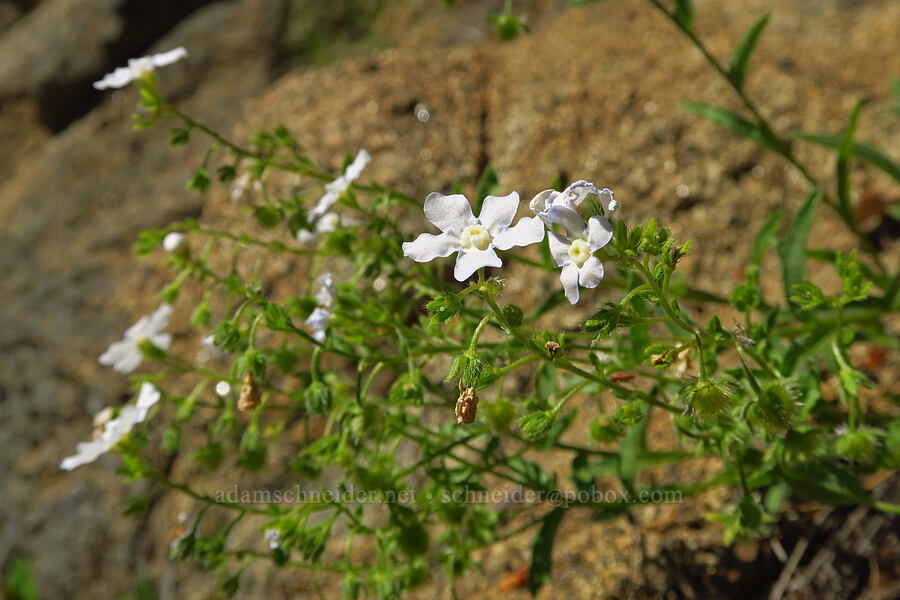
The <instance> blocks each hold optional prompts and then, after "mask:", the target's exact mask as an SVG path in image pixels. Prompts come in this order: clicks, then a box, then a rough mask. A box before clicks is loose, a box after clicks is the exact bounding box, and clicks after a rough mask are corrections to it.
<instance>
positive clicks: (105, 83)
mask: <svg viewBox="0 0 900 600" xmlns="http://www.w3.org/2000/svg"><path fill="white" fill-rule="evenodd" d="M134 78H135V74H134V72H132V70H131V69H129V68H128V67H116V70H115V71H113V72H112V73H107V74H106V75H104V76H103V79H101V80H100V81H95V82H94V89H95V90H105V89H108V88H123V87H125V86H126V85H128V84H129V83H131V82H132V81H134Z"/></svg>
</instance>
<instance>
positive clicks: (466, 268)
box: [453, 248, 503, 281]
mask: <svg viewBox="0 0 900 600" xmlns="http://www.w3.org/2000/svg"><path fill="white" fill-rule="evenodd" d="M502 266H503V261H501V260H500V257H499V256H497V253H496V252H495V251H494V249H493V248H488V249H487V250H467V251H465V252H460V253H459V256H457V257H456V267H455V268H454V269H453V276H454V277H456V280H457V281H465V280H466V279H468V278H469V277H471V276H472V274H473V273H474V272H475V271H477V270H478V269H480V268H482V267H502Z"/></svg>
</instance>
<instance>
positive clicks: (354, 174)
mask: <svg viewBox="0 0 900 600" xmlns="http://www.w3.org/2000/svg"><path fill="white" fill-rule="evenodd" d="M371 160H372V155H371V154H369V153H368V152H366V149H365V148H361V149H360V150H359V152H357V153H356V158H354V159H353V162H352V163H350V164H349V165H347V169H346V170H345V171H344V177H345V178H346V180H347V183H350V182H352V181H356V179H357V178H358V177H359V176H360V174H361V173H362V170H363V169H365V168H366V165H367V164H369V162H370V161H371Z"/></svg>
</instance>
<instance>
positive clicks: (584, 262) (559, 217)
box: [547, 205, 613, 304]
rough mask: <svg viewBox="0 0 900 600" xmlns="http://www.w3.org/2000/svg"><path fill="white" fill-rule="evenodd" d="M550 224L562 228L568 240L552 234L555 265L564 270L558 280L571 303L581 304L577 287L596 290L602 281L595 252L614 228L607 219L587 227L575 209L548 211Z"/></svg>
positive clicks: (594, 220)
mask: <svg viewBox="0 0 900 600" xmlns="http://www.w3.org/2000/svg"><path fill="white" fill-rule="evenodd" d="M547 217H548V218H549V219H550V221H551V222H553V223H557V224H559V225H562V226H563V227H564V228H565V230H566V236H562V235H560V234H558V233H555V232H553V231H550V232H549V234H550V237H549V238H548V240H547V241H548V242H549V243H550V254H551V255H552V257H553V264H554V265H555V266H557V267H562V272H561V273H560V274H559V280H560V282H562V286H563V289H564V290H565V292H566V298H567V299H568V300H569V302H570V303H572V304H575V303H576V302H578V286H579V285H580V286H581V287H585V288H594V287H597V286H598V285H599V284H600V282H601V281H602V280H603V263H601V262H600V260H599V259H598V258H597V257H596V256H594V252H596V251H597V250H599V249H600V248H602V247H603V246H605V245H606V244H608V243H609V241H610V240H611V239H612V237H613V231H612V226H611V225H610V224H609V221H608V220H607V219H606V217H603V216H600V215H595V216H593V217H591V218H590V219H588V222H587V224H585V222H584V221H583V220H582V218H581V217H580V216H579V215H578V213H577V212H575V210H574V209H572V208H569V207H568V206H563V205H554V206H551V207H550V208H549V210H548V211H547Z"/></svg>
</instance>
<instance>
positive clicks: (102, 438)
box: [59, 382, 160, 471]
mask: <svg viewBox="0 0 900 600" xmlns="http://www.w3.org/2000/svg"><path fill="white" fill-rule="evenodd" d="M159 398H160V392H159V390H158V389H156V387H155V386H153V384H150V383H147V382H144V383H142V384H141V391H140V394H138V398H137V402H135V403H134V404H133V405H131V404H127V405H125V406H123V407H122V409H121V410H120V411H119V415H118V416H117V417H116V418H114V419H108V420H106V421H104V422H103V423H102V427H103V432H102V433H101V434H100V435H99V436H98V437H96V438H95V439H93V440H91V441H90V442H81V443H80V444H78V445H77V446H75V454H74V455H73V456H69V457H66V458H64V459H63V461H62V462H61V463H60V465H59V468H60V469H63V470H65V471H71V470H72V469H74V468H76V467H80V466H81V465H85V464H87V463H91V462H94V461H95V460H97V458H98V457H99V456H101V455H102V454H105V453H106V452H108V451H109V450H110V449H112V447H113V446H115V445H116V444H117V443H118V442H119V440H120V439H122V437H123V436H124V435H125V434H127V433H129V432H130V431H131V430H132V429H133V428H134V426H135V425H137V424H138V423H141V422H143V421H144V419H146V418H147V413H148V412H150V408H151V407H153V405H155V404H156V403H157V402H159Z"/></svg>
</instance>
